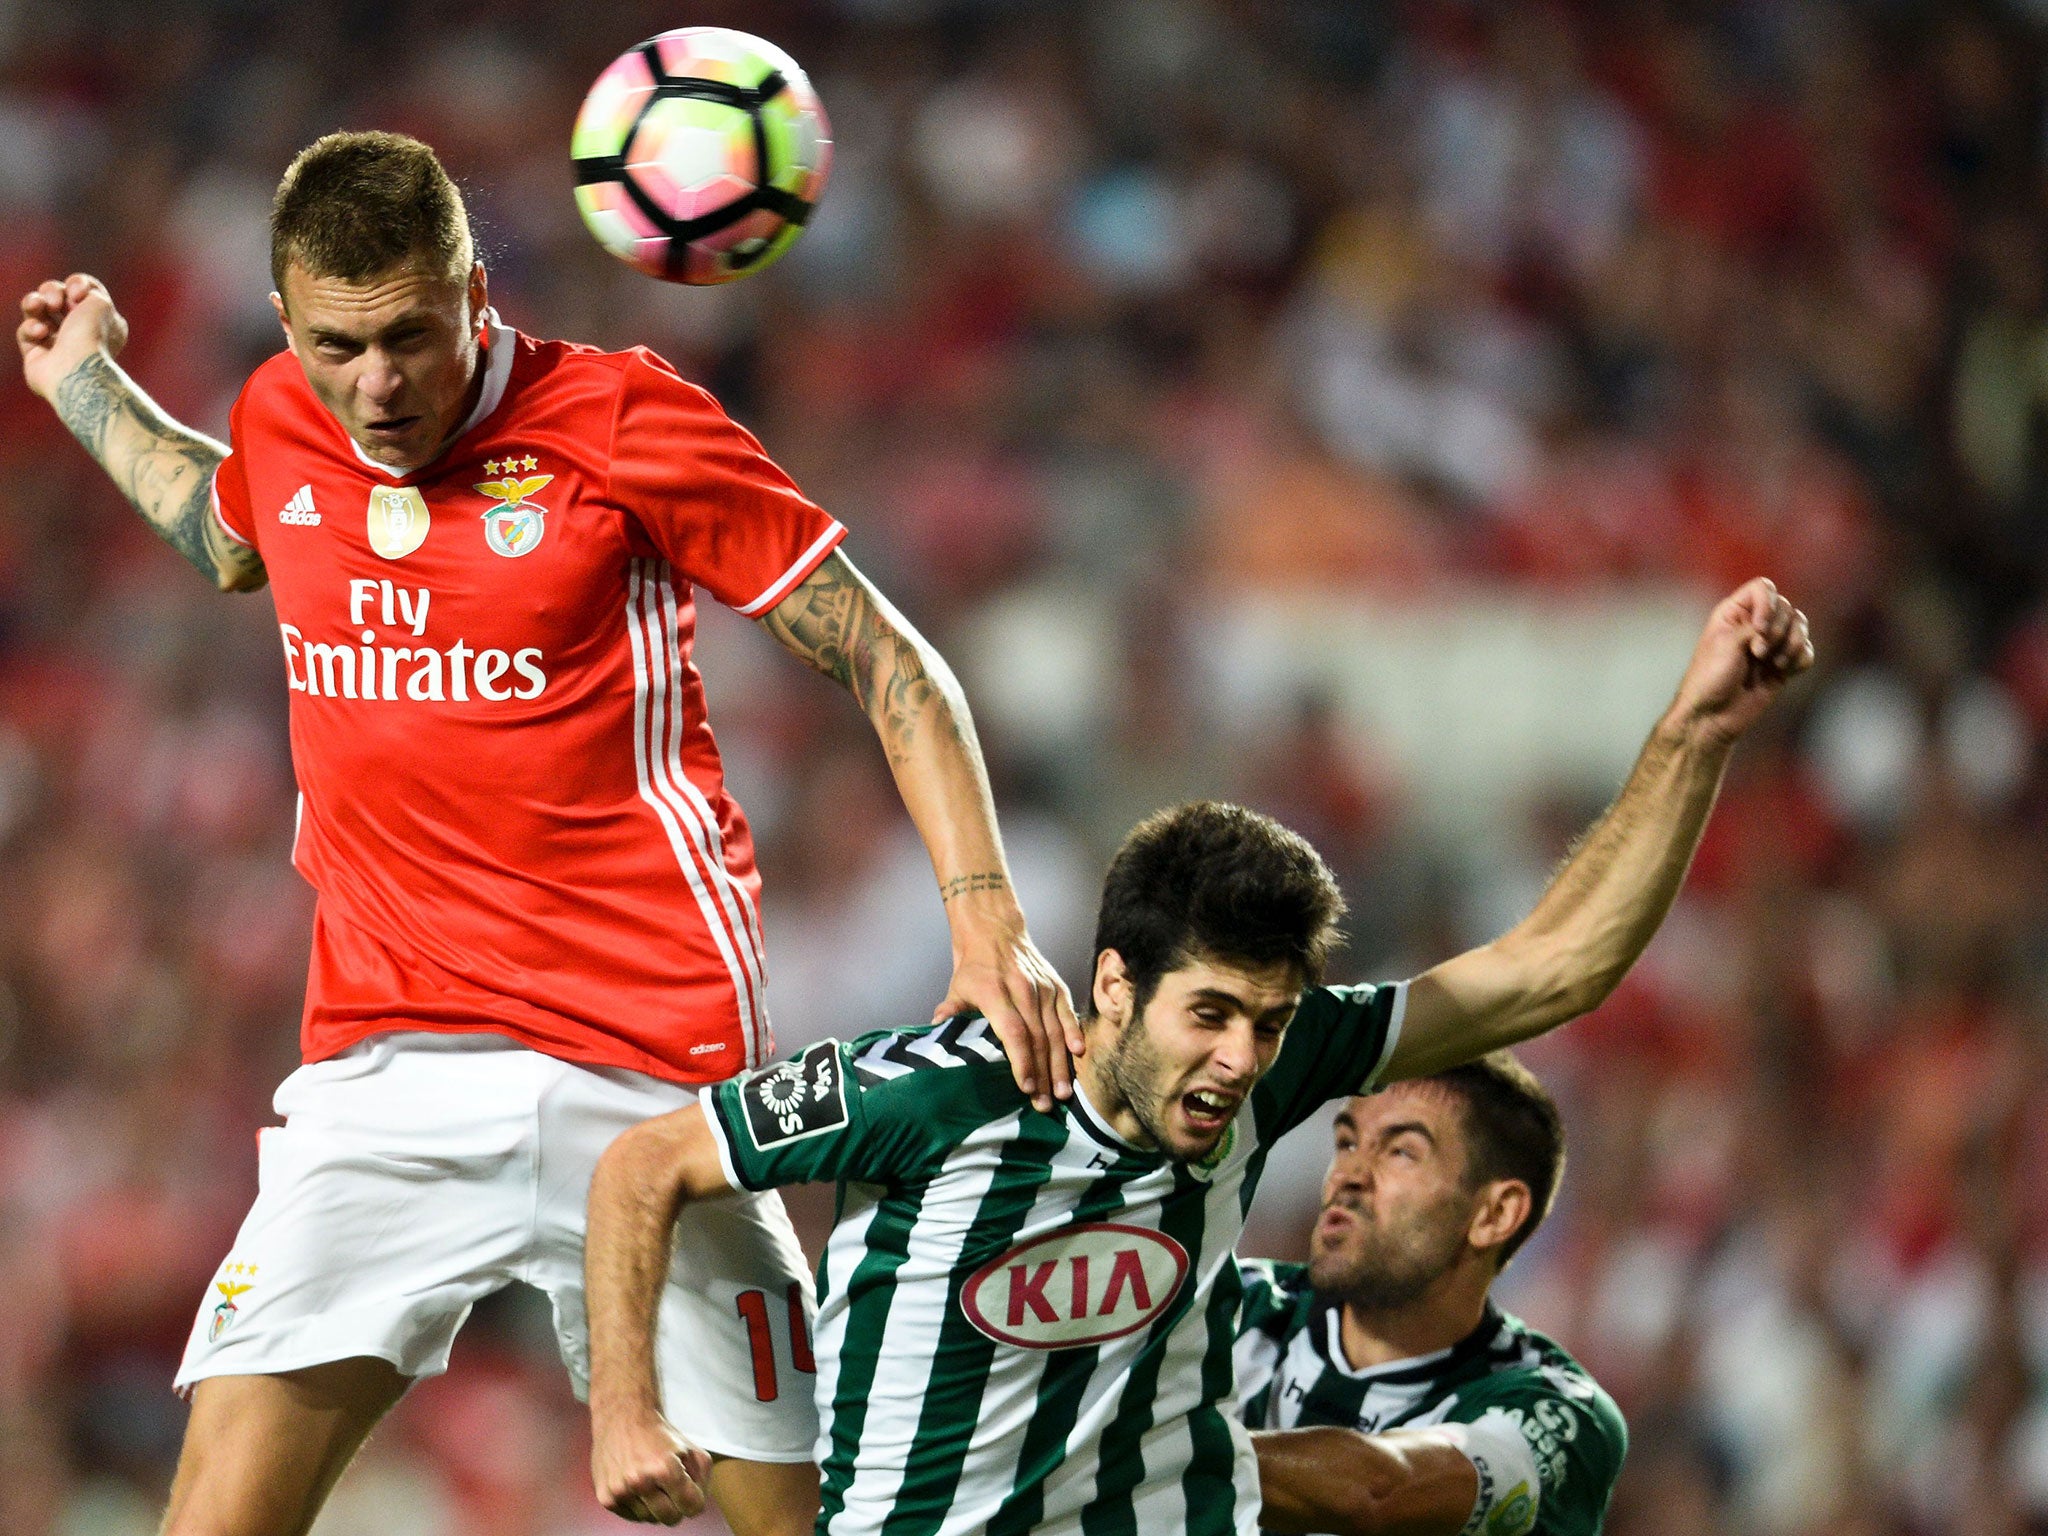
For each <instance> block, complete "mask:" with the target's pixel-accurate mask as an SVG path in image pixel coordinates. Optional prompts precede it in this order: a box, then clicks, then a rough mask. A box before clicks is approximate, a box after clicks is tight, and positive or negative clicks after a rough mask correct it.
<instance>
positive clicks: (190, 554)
mask: <svg viewBox="0 0 2048 1536" xmlns="http://www.w3.org/2000/svg"><path fill="white" fill-rule="evenodd" d="M53 404H54V405H55V406H56V409H57V415H58V418H59V419H60V420H62V421H63V423H64V425H65V426H67V427H69V428H70V429H71V434H72V436H74V437H76V438H77V439H78V440H79V442H81V443H82V444H84V445H85V450H86V452H88V453H90V454H91V455H92V456H93V457H94V458H95V459H97V460H98V461H99V463H100V467H101V468H103V469H104V470H106V472H107V474H108V475H109V476H110V477H111V478H112V479H113V482H114V484H115V486H116V487H117V488H118V489H119V490H120V492H121V494H122V495H123V496H126V497H127V498H128V500H129V501H130V502H131V503H132V504H133V505H134V507H135V510H136V511H138V512H140V513H141V514H142V516H143V519H144V521H146V522H147V523H148V524H149V525H150V527H152V528H154V529H155V530H156V531H157V533H158V534H159V535H160V536H162V538H163V540H164V542H165V543H167V544H169V545H170V546H171V548H173V549H175V550H176V551H177V552H178V553H179V554H181V555H183V556H184V557H185V558H186V559H187V560H188V561H190V562H191V563H192V565H193V566H194V567H196V568H197V569H198V570H199V571H200V572H201V573H202V574H203V575H205V576H206V577H208V578H209V579H210V580H212V581H214V582H215V583H219V582H220V581H221V579H222V574H223V571H224V570H226V571H227V572H228V573H229V574H230V575H234V574H238V573H240V572H242V571H244V570H245V569H246V568H247V567H248V566H249V565H251V564H253V562H254V556H253V555H251V554H249V553H247V552H244V551H241V550H238V549H231V548H228V547H226V546H225V544H224V542H223V539H222V537H221V536H220V535H218V534H217V533H215V531H214V529H213V518H212V493H213V472H214V470H215V469H216V468H218V467H219V465H220V462H221V460H222V459H224V458H226V457H227V450H226V449H225V448H223V447H222V446H221V445H220V444H219V443H216V442H215V441H213V439H211V438H209V437H204V436H202V435H201V434H199V433H197V432H192V431H188V430H187V429H186V428H184V427H181V426H179V425H178V424H177V423H176V422H174V421H172V420H170V419H169V418H168V417H166V416H165V415H164V414H163V413H162V412H161V411H159V410H158V409H157V408H156V406H155V404H154V403H153V402H152V401H151V400H150V398H149V397H148V396H147V395H145V394H143V393H142V391H141V390H139V389H137V388H136V387H135V385H134V384H133V383H132V382H131V381H130V380H129V378H128V377H127V375H126V374H124V373H122V372H121V370H120V369H119V368H117V367H115V366H114V364H113V363H112V361H110V360H109V359H108V358H107V357H105V356H104V355H95V356H93V357H89V358H87V359H86V360H85V361H84V362H83V363H81V364H79V365H78V366H77V367H76V368H74V369H72V370H71V372H70V373H68V374H66V375H65V376H64V378H63V379H62V381H60V382H59V383H58V385H57V392H56V398H55V400H54V401H53Z"/></svg>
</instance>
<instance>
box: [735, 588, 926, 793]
mask: <svg viewBox="0 0 2048 1536" xmlns="http://www.w3.org/2000/svg"><path fill="white" fill-rule="evenodd" d="M796 596H797V597H798V598H800V599H801V601H800V602H799V603H797V604H791V603H788V602H784V603H783V604H780V605H778V606H777V607H776V608H774V609H772V610H771V611H770V612H769V613H768V614H767V616H766V619H765V622H766V624H767V626H768V628H769V630H770V632H772V633H773V634H774V635H775V637H776V638H777V639H778V640H780V641H781V642H782V643H783V644H784V645H786V646H788V647H789V649H790V650H792V651H794V652H795V653H796V654H797V655H798V656H800V657H802V658H803V660H804V661H805V663H806V664H808V665H809V666H811V667H813V668H815V669H816V670H817V671H819V672H822V673H824V674H825V676H827V677H829V678H832V679H833V680H834V681H836V682H838V683H839V684H840V685H841V686H842V687H844V688H846V689H848V690H849V691H850V692H851V693H852V694H853V696H854V698H855V699H857V700H859V702H860V707H861V709H862V710H863V711H865V712H866V714H867V716H868V718H869V719H871V720H873V721H874V722H875V729H876V730H877V731H878V732H879V733H880V734H881V737H882V742H883V745H884V746H885V748H886V749H887V751H888V754H889V761H890V762H891V763H892V764H896V765H899V766H900V765H901V764H902V763H903V762H904V761H905V760H906V759H907V758H908V757H909V756H910V754H911V751H912V749H913V748H914V747H915V746H916V744H917V738H918V733H919V732H920V730H922V729H924V728H925V726H926V725H928V724H934V723H935V724H937V725H938V726H940V727H941V728H942V729H945V730H948V731H950V732H952V734H953V737H954V739H955V740H959V741H964V740H965V737H964V735H963V733H962V732H961V729H960V722H959V718H958V714H957V712H956V711H955V709H954V707H953V700H952V699H951V697H950V696H949V695H948V692H947V690H946V689H945V688H944V687H942V686H941V685H940V683H939V681H938V680H937V679H936V678H934V677H933V676H932V675H931V672H930V670H929V669H928V668H927V667H926V666H925V662H924V657H923V655H922V654H921V653H920V651H919V649H918V646H917V644H916V642H915V640H914V639H912V638H910V637H907V636H905V635H904V634H903V633H902V632H901V631H899V630H898V629H897V628H896V626H895V625H893V624H891V623H890V622H889V621H888V619H887V618H885V617H884V616H883V614H882V613H881V612H880V611H879V610H878V609H877V607H876V606H875V602H874V599H873V595H872V593H870V592H869V590H868V588H867V586H866V584H865V583H864V582H863V581H862V580H861V579H860V577H859V575H858V574H857V573H856V572H855V571H854V570H853V568H852V567H851V566H849V565H847V563H846V562H845V561H843V560H841V559H840V558H838V557H837V556H836V555H835V556H833V557H831V558H829V559H827V560H826V562H825V563H824V564H823V565H821V566H819V567H818V569H817V570H816V571H814V572H812V574H811V575H810V577H809V578H808V579H807V580H806V581H805V582H804V584H803V585H802V586H801V587H799V588H798V589H797V593H796ZM928 716H930V717H931V718H930V719H929V720H928V719H927V717H928Z"/></svg>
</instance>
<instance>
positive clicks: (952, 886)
mask: <svg viewBox="0 0 2048 1536" xmlns="http://www.w3.org/2000/svg"><path fill="white" fill-rule="evenodd" d="M1009 888H1010V882H1009V880H1008V878H1007V877H1005V876H1004V875H1003V874H1002V873H1001V871H998V870H992V871H988V872H986V873H979V874H972V875H955V876H954V877H953V878H952V879H950V880H948V881H947V882H946V883H945V884H944V885H941V886H940V887H939V900H940V902H941V903H945V902H949V901H951V900H952V899H953V898H954V897H955V896H972V895H975V894H977V893H979V892H981V891H1007V890H1008V889H1009Z"/></svg>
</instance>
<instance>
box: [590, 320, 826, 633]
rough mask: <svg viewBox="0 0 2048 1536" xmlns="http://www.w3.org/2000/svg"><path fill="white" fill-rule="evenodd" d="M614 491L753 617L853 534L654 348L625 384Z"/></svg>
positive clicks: (689, 572)
mask: <svg viewBox="0 0 2048 1536" xmlns="http://www.w3.org/2000/svg"><path fill="white" fill-rule="evenodd" d="M611 496H612V500H613V501H614V502H615V503H617V504H618V505H619V506H621V507H623V508H624V509H625V510H626V511H627V512H628V513H630V514H631V515H632V516H633V517H635V518H637V519H638V520H639V522H640V525H641V527H643V528H644V529H645V530H646V531H647V536H648V538H650V539H651V540H652V541H653V542H654V545H655V547H656V548H657V549H659V550H660V551H661V552H662V554H663V555H664V556H666V557H667V559H668V560H669V562H670V564H672V565H674V566H675V568H676V570H677V571H678V572H680V573H681V574H682V575H684V576H686V577H687V578H689V580H691V581H692V582H695V583H696V584H697V585H698V586H701V587H702V588H704V590H705V591H707V592H709V593H710V594H711V595H712V596H713V597H715V598H717V599H718V600H719V601H720V602H721V603H724V604H725V605H726V606H727V607H728V608H733V609H737V610H738V611H739V612H740V613H743V614H745V615H746V616H747V617H748V618H758V617H759V616H760V615H761V614H764V613H766V612H767V611H768V610H769V609H770V608H773V607H774V606H775V605H776V604H777V603H779V602H781V601H782V599H783V598H785V597H787V596H788V595H789V594H790V592H791V591H793V590H794V589H795V587H796V585H797V583H798V582H800V581H802V580H803V579H804V578H805V577H806V576H808V575H810V574H811V572H812V571H814V570H816V569H817V568H818V565H819V564H820V562H822V561H823V560H824V558H825V557H826V556H827V555H829V554H831V553H832V551H833V549H834V548H835V547H837V545H838V543H839V541H840V540H841V539H843V538H844V537H846V529H845V528H844V527H842V526H841V525H840V524H839V523H838V522H837V521H836V520H835V519H834V518H832V517H831V516H830V515H829V514H827V513H826V512H825V511H824V510H823V509H822V508H821V507H819V506H818V505H817V504H816V503H815V502H812V501H810V500H809V499H808V498H806V497H805V496H804V494H803V492H801V491H799V490H798V489H797V488H796V483H795V482H794V481H792V480H791V479H790V478H789V476H788V475H786V474H784V473H783V472H782V471H781V469H779V468H778V467H777V466H776V464H775V461H774V460H772V459H770V458H769V457H768V455H767V454H766V453H765V452H764V451H763V450H762V448H761V445H760V443H759V442H757V441H756V440H755V438H754V436H753V434H752V433H750V432H748V431H747V430H746V429H745V428H743V427H741V426H739V425H738V424H736V423H735V422H734V421H733V420H732V418H731V417H729V416H727V415H726V414H725V412H724V411H723V410H722V409H721V408H720V407H719V404H718V402H717V401H716V400H714V399H713V398H712V397H711V396H710V394H708V393H707V392H706V391H704V390H701V389H699V388H698V387H697V386H696V385H694V384H690V383H687V382H685V381H684V380H683V379H682V378H681V377H680V376H678V375H677V374H676V372H675V370H674V369H672V368H670V367H669V366H668V364H666V363H665V362H663V361H662V360H661V359H660V358H658V357H656V356H654V355H653V354H652V353H649V352H637V353H635V354H634V357H633V359H632V361H631V362H629V363H628V364H627V365H626V370H625V376H624V378H623V379H622V381H621V383H620V389H619V406H618V416H617V419H616V421H615V422H614V424H613V429H612V463H611Z"/></svg>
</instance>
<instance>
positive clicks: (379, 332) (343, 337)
mask: <svg viewBox="0 0 2048 1536" xmlns="http://www.w3.org/2000/svg"><path fill="white" fill-rule="evenodd" d="M431 323H432V321H431V318H430V317H429V316H426V315H417V314H412V315H400V316H399V317H398V318H397V319H396V320H393V321H392V322H391V323H390V324H389V325H385V326H380V327H379V328H378V329H376V330H374V331H372V332H371V333H370V334H369V335H368V336H367V337H364V336H359V335H356V334H354V333H353V332H349V331H336V330H330V329H329V328H328V327H326V326H324V325H312V326H308V327H307V328H306V334H307V335H308V336H310V337H311V338H312V339H313V340H314V341H316V342H319V341H339V342H344V343H346V344H347V345H349V346H352V347H360V346H367V345H368V344H369V343H370V342H371V341H374V340H376V339H377V338H378V337H379V336H390V335H394V334H395V333H397V332H400V331H405V330H411V329H413V328H415V327H418V326H422V325H428V324H431Z"/></svg>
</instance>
